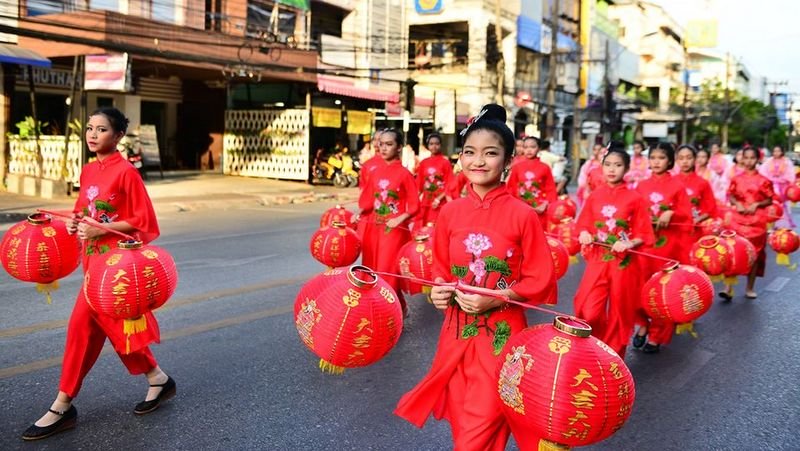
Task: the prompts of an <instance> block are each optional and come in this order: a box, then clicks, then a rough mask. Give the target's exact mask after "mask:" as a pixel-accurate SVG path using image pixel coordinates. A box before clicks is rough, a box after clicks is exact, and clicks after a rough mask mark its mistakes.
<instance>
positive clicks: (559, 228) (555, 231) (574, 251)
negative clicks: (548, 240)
mask: <svg viewBox="0 0 800 451" xmlns="http://www.w3.org/2000/svg"><path fill="white" fill-rule="evenodd" d="M550 234H551V235H552V236H555V237H556V238H558V240H559V241H561V243H562V244H563V245H564V246H565V247H566V248H567V253H568V254H569V255H570V259H569V262H570V263H577V262H578V257H576V255H578V252H580V251H581V243H580V242H578V233H577V232H576V229H575V222H573V221H572V219H570V218H565V219H562V220H561V222H560V223H558V224H555V225H553V226H551V228H550Z"/></svg>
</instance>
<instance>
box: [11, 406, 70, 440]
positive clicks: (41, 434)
mask: <svg viewBox="0 0 800 451" xmlns="http://www.w3.org/2000/svg"><path fill="white" fill-rule="evenodd" d="M48 410H50V412H52V413H54V414H56V415H60V416H61V418H59V419H58V421H56V422H55V423H53V424H51V425H50V426H36V425H35V424H32V425H31V427H29V428H28V429H26V430H25V432H24V433H23V434H22V440H29V441H30V440H41V439H43V438H47V437H50V436H51V435H54V434H58V433H59V432H61V431H66V430H67V429H72V428H74V427H75V423H77V420H78V409H76V408H75V406H69V409H67V410H66V411H64V412H58V411H55V410H53V409H48Z"/></svg>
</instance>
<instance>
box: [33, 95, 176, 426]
mask: <svg viewBox="0 0 800 451" xmlns="http://www.w3.org/2000/svg"><path fill="white" fill-rule="evenodd" d="M127 128H128V119H126V118H125V116H124V115H123V114H122V113H121V112H120V111H119V110H117V109H116V108H101V109H99V110H97V111H95V112H94V113H92V115H91V116H89V122H88V124H87V125H86V143H87V146H88V148H89V151H90V152H93V153H94V154H95V156H96V157H97V160H96V161H94V162H92V163H89V164H88V165H86V166H84V168H83V170H82V172H81V189H80V194H79V195H78V200H77V201H76V202H75V216H74V218H75V219H74V220H72V221H70V222H68V223H67V230H68V231H69V232H70V233H77V234H78V238H80V239H81V241H82V243H83V269H84V270H86V268H87V267H88V266H89V264H90V263H91V262H92V261H94V259H96V258H99V256H100V255H101V254H103V253H106V252H108V251H109V250H111V249H112V248H116V247H117V243H118V241H119V237H118V236H117V235H115V234H111V233H108V232H106V231H105V230H102V229H99V228H97V227H93V226H92V225H87V224H85V223H78V222H77V219H78V218H83V219H84V220H86V221H88V222H90V223H103V226H105V227H108V228H111V229H114V230H117V231H120V232H124V233H127V234H129V235H133V236H134V237H136V238H137V239H139V240H141V241H143V242H145V243H148V242H150V241H152V240H154V239H156V238H157V237H158V235H159V230H158V223H157V221H156V215H155V212H154V211H153V205H152V204H151V202H150V197H149V196H148V195H147V191H146V190H145V187H144V183H143V182H142V178H141V176H140V175H139V172H138V171H137V169H136V168H135V167H133V166H132V165H131V164H130V163H129V162H128V161H127V160H126V159H125V157H123V156H122V154H121V153H120V152H118V151H117V144H118V143H119V140H120V139H122V137H123V136H125V132H126V130H127ZM146 317H147V325H148V327H147V330H146V331H145V332H140V333H137V334H134V335H132V336H131V337H130V348H129V349H130V352H127V351H128V349H126V335H124V333H123V327H122V320H117V319H112V318H110V317H108V316H103V315H99V314H97V313H95V312H94V311H93V310H92V309H91V308H90V307H89V305H88V303H87V302H86V299H85V298H84V294H83V287H81V289H80V290H79V291H78V298H77V300H76V301H75V307H74V309H73V310H72V315H71V316H70V319H69V324H68V326H67V340H66V346H65V349H64V360H63V363H62V368H61V381H60V383H59V391H58V395H57V396H56V400H55V401H54V402H53V404H52V405H51V406H50V409H49V411H48V412H47V413H46V414H45V415H44V416H43V417H41V418H39V419H38V420H37V421H36V422H35V423H34V424H33V425H32V426H30V427H29V428H28V429H27V430H26V431H25V433H24V434H23V435H22V438H23V439H25V440H38V439H43V438H45V437H49V436H51V435H53V434H55V433H58V432H60V431H63V430H65V429H69V428H71V427H73V426H74V425H75V422H76V419H77V416H78V411H77V410H76V409H75V406H73V405H72V400H73V399H75V397H76V396H78V392H79V391H80V389H81V384H82V383H83V379H84V378H85V377H86V374H87V373H88V372H89V370H90V369H91V368H92V366H93V365H94V363H95V361H96V360H97V357H98V356H100V351H102V349H103V344H104V343H105V341H106V338H108V339H109V340H110V341H111V344H112V345H113V346H114V350H115V351H116V352H117V354H118V355H119V357H120V360H122V363H123V364H124V365H125V367H126V368H127V369H128V371H129V372H130V373H131V374H133V375H138V374H144V375H145V376H146V377H147V382H148V383H149V384H150V389H149V390H148V392H147V395H146V397H145V401H143V402H140V403H139V404H137V405H136V407H135V408H134V411H133V412H134V413H135V414H138V415H142V414H146V413H149V412H152V411H153V410H155V409H157V408H158V407H159V405H160V403H161V402H162V401H165V400H166V399H169V398H170V397H172V396H174V395H175V381H174V380H173V379H172V378H171V377H169V376H167V375H166V373H164V372H163V371H162V370H161V368H160V367H159V366H158V364H157V363H156V359H155V357H153V353H152V352H150V348H149V347H148V345H149V344H150V343H153V342H155V343H158V341H159V331H158V323H157V322H156V319H155V317H154V316H153V314H152V313H147V314H146Z"/></svg>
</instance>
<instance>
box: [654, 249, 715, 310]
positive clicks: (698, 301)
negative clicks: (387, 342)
mask: <svg viewBox="0 0 800 451" xmlns="http://www.w3.org/2000/svg"><path fill="white" fill-rule="evenodd" d="M713 301H714V285H713V284H712V283H711V279H709V277H708V275H707V274H706V273H704V272H703V271H702V270H700V269H698V268H695V267H694V266H689V265H681V264H678V263H676V262H670V263H667V264H666V265H664V268H663V269H662V270H661V271H658V272H656V273H655V274H653V275H652V276H651V277H650V279H649V280H648V281H647V282H645V283H644V285H643V286H642V308H644V309H645V311H646V312H647V315H648V316H650V317H651V318H655V319H663V320H668V321H672V322H673V323H678V324H681V323H688V322H692V321H694V320H696V319H697V318H699V317H701V316H702V315H703V314H704V313H705V312H707V311H708V309H710V308H711V303H712V302H713Z"/></svg>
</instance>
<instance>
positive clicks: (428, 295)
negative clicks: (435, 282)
mask: <svg viewBox="0 0 800 451" xmlns="http://www.w3.org/2000/svg"><path fill="white" fill-rule="evenodd" d="M432 289H433V287H431V286H430V285H423V286H422V293H423V294H425V300H426V301H428V304H433V299H431V290H432Z"/></svg>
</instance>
